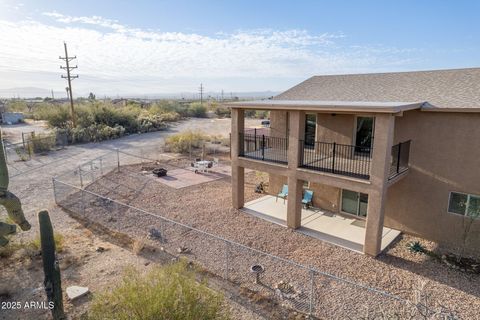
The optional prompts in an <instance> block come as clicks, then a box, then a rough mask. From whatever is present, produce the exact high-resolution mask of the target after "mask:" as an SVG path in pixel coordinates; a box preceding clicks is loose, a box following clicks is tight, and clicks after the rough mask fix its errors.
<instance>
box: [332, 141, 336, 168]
mask: <svg viewBox="0 0 480 320" xmlns="http://www.w3.org/2000/svg"><path fill="white" fill-rule="evenodd" d="M336 149H337V143H336V142H334V143H333V157H332V173H335V152H336Z"/></svg>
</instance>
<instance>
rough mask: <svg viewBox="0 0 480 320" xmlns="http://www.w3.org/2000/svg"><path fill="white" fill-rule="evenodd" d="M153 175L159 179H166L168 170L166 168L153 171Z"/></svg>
mask: <svg viewBox="0 0 480 320" xmlns="http://www.w3.org/2000/svg"><path fill="white" fill-rule="evenodd" d="M152 173H153V174H154V175H156V176H157V177H164V176H166V175H167V169H165V168H157V169H153V170H152Z"/></svg>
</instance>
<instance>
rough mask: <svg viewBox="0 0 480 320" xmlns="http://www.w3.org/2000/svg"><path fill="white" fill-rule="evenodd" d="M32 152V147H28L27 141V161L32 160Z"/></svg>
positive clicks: (28, 142)
mask: <svg viewBox="0 0 480 320" xmlns="http://www.w3.org/2000/svg"><path fill="white" fill-rule="evenodd" d="M32 151H33V147H32V146H31V145H30V141H28V140H27V152H28V160H32Z"/></svg>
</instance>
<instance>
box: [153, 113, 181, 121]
mask: <svg viewBox="0 0 480 320" xmlns="http://www.w3.org/2000/svg"><path fill="white" fill-rule="evenodd" d="M158 117H159V119H160V120H161V121H163V122H174V121H178V120H180V118H181V117H180V114H178V113H177V112H165V113H161V114H159V115H158Z"/></svg>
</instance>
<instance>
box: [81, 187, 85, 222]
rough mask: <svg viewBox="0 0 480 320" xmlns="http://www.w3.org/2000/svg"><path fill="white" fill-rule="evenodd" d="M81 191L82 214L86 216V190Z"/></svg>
mask: <svg viewBox="0 0 480 320" xmlns="http://www.w3.org/2000/svg"><path fill="white" fill-rule="evenodd" d="M80 192H81V193H82V198H81V200H80V201H81V202H82V214H83V215H84V216H85V190H83V189H81V190H80Z"/></svg>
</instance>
